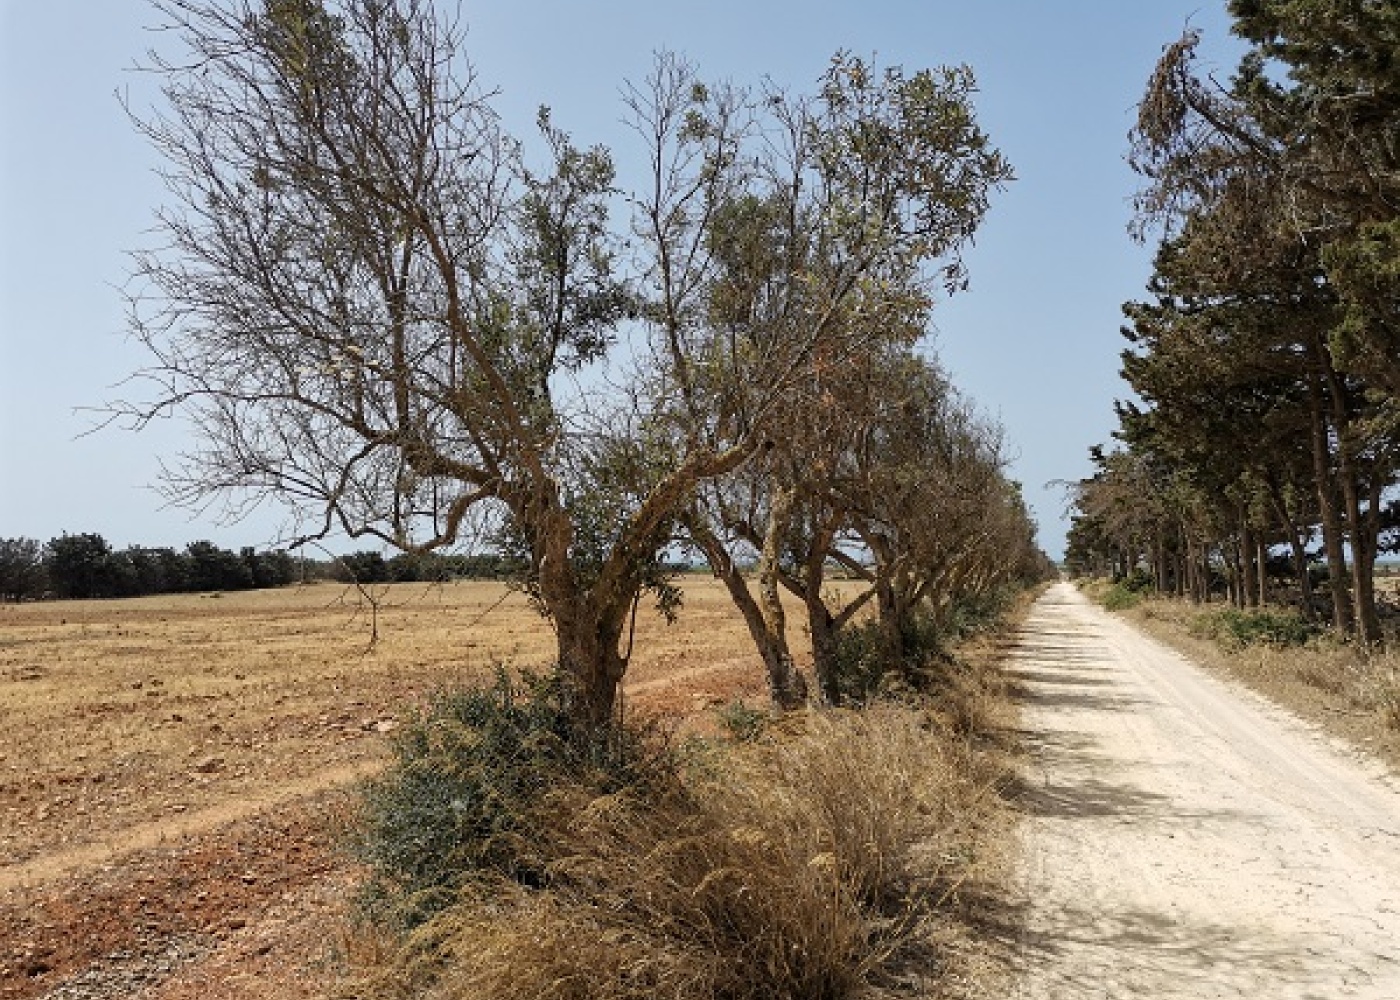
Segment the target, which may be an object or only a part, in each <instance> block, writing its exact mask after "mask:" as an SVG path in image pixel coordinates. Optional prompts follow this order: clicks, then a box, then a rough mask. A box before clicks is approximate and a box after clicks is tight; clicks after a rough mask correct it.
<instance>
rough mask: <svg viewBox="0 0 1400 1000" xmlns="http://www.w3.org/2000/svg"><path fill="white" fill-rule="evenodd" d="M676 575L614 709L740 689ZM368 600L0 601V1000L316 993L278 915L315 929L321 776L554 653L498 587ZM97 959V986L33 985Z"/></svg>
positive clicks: (691, 593) (738, 630)
mask: <svg viewBox="0 0 1400 1000" xmlns="http://www.w3.org/2000/svg"><path fill="white" fill-rule="evenodd" d="M686 590H687V599H686V605H685V608H684V609H683V611H682V613H681V620H680V622H679V623H678V624H677V625H675V626H670V627H668V626H667V625H665V623H664V622H662V621H661V620H660V619H659V618H658V617H657V616H655V615H650V614H643V615H642V616H640V618H639V622H638V634H637V639H636V648H637V655H636V657H635V660H634V662H633V664H632V668H631V671H630V673H629V678H628V681H629V683H628V703H629V705H630V706H632V707H635V708H639V709H642V710H645V711H649V712H653V713H660V714H663V715H668V716H673V717H677V718H681V717H686V716H690V717H694V716H696V715H697V710H698V711H699V715H700V716H701V717H702V718H703V717H704V716H705V715H706V714H707V713H706V712H705V711H704V710H705V709H707V708H708V707H709V706H711V705H715V704H719V703H722V702H726V701H729V700H731V699H732V698H734V697H738V696H743V697H747V698H749V699H751V700H757V699H761V698H762V697H763V684H762V677H761V673H760V668H759V665H758V662H757V659H756V657H755V656H754V655H753V653H752V652H751V647H750V645H749V640H748V637H747V635H746V633H745V632H744V629H743V625H742V622H741V621H740V620H739V619H738V617H737V615H736V614H735V613H734V612H733V610H732V608H731V606H730V604H729V601H728V597H727V595H726V594H725V593H724V591H723V589H722V588H721V587H720V586H718V585H717V584H715V583H714V582H713V581H711V580H709V579H708V578H694V579H691V580H688V581H687V582H686ZM375 597H376V603H377V605H378V609H377V615H372V614H371V613H370V609H369V608H368V607H366V605H365V604H364V602H363V601H362V600H360V599H359V598H358V597H357V596H356V594H355V593H354V592H353V591H350V592H347V591H346V590H345V588H342V587H340V586H336V585H331V584H320V585H314V586H310V587H305V588H291V589H286V590H279V591H263V592H251V593H243V594H224V595H217V594H208V595H180V596H171V597H159V598H144V599H137V600H125V601H90V602H60V603H48V604H26V605H19V606H15V605H4V606H0V997H3V998H7V1000H8V998H12V997H15V998H17V997H31V996H45V995H49V996H52V997H54V998H55V1000H59V998H76V997H101V996H109V995H110V996H126V995H138V994H139V992H140V991H139V989H138V986H139V987H140V988H143V989H144V988H149V989H150V990H153V991H155V992H149V993H148V994H144V995H150V996H160V997H165V998H169V1000H173V998H176V997H183V996H200V997H201V998H202V1000H215V998H216V997H223V996H228V997H232V996H248V997H255V996H256V997H271V996H313V995H317V989H318V986H317V984H316V982H315V976H314V975H312V976H310V977H309V978H305V981H303V979H302V978H299V977H298V976H297V975H293V973H292V971H291V970H294V969H300V970H303V972H305V970H307V969H310V968H311V967H312V966H314V959H315V958H316V957H317V956H323V955H324V954H325V952H326V950H327V949H328V948H329V947H331V946H333V944H334V942H333V941H330V940H328V939H327V938H326V937H325V936H324V934H322V933H318V932H316V931H314V930H312V931H305V930H303V931H301V932H298V933H299V934H300V936H299V937H298V935H297V934H293V935H291V936H290V937H289V936H288V934H287V932H286V928H287V927H288V926H290V925H292V924H295V923H297V920H301V919H302V918H304V917H305V916H306V915H307V914H308V913H311V912H313V911H314V912H322V911H324V921H323V926H321V931H322V932H325V931H326V928H329V927H332V926H334V925H335V913H334V912H333V911H335V910H336V907H337V905H338V903H337V902H336V900H337V899H338V898H339V896H338V894H337V892H336V891H335V889H336V884H335V883H336V879H341V880H342V881H343V880H345V879H348V878H349V877H350V876H349V874H348V873H346V872H345V871H344V863H343V861H342V860H340V859H339V858H338V857H337V856H336V854H335V850H334V843H333V841H334V836H333V835H332V834H331V833H330V832H329V829H330V827H333V826H334V817H335V815H336V813H337V811H339V810H343V809H344V801H345V793H344V792H343V791H339V792H338V791H337V789H343V788H344V787H345V786H347V785H348V784H349V783H350V782H351V781H352V780H353V779H354V778H355V777H357V776H360V775H363V774H366V773H368V772H369V771H371V770H372V769H373V768H374V767H375V766H376V765H377V764H378V762H379V761H380V760H381V759H382V755H383V753H384V739H383V734H385V733H387V732H390V731H392V729H393V728H394V726H395V714H396V713H397V712H399V711H402V710H404V709H405V708H406V707H408V706H412V705H413V704H414V703H415V701H416V700H417V699H418V698H419V697H421V696H422V695H423V694H424V693H425V692H427V691H430V690H432V689H433V688H436V687H439V686H441V685H443V684H447V683H454V682H459V681H464V680H470V679H473V678H479V677H486V676H489V674H490V672H491V671H492V670H493V669H494V666H495V665H496V664H497V663H501V662H505V663H509V664H511V665H512V666H517V667H528V666H543V665H545V664H546V663H547V662H548V659H549V656H550V653H551V648H552V636H551V634H550V632H549V629H548V627H547V625H546V624H545V623H544V622H543V621H542V620H541V619H540V618H539V617H538V616H537V615H535V614H534V612H533V611H532V610H531V609H530V608H529V607H528V605H527V604H526V602H525V600H524V599H523V598H522V597H521V596H520V595H518V594H511V593H508V592H507V591H506V590H505V588H504V587H502V586H500V585H498V584H490V583H466V582H464V583H454V584H447V585H441V586H426V585H421V584H413V585H398V586H393V587H388V588H382V589H379V590H377V591H375ZM375 619H377V629H378V641H377V642H373V643H372V642H371V636H372V628H373V625H374V623H375V622H374V620H375ZM279 914H280V916H279ZM293 918H296V919H293ZM279 921H281V923H279ZM302 922H303V923H304V920H303V921H302ZM269 941H270V942H271V943H270V944H269ZM201 956H203V957H204V960H203V961H194V960H195V959H198V958H200V957H201ZM230 956H232V958H230ZM97 959H100V960H101V962H100V963H99V964H102V965H103V966H104V968H103V970H99V972H100V973H101V974H100V975H99V974H97V973H94V975H95V977H96V978H95V979H93V983H95V984H96V985H92V984H89V985H87V986H84V985H82V983H81V982H79V983H78V984H77V985H69V986H65V987H63V988H62V989H58V990H55V989H54V987H55V985H56V984H57V983H59V982H61V981H63V980H65V979H68V978H71V976H72V975H73V974H74V973H75V972H78V971H80V970H82V969H84V968H87V967H88V966H89V965H90V964H91V963H92V962H93V961H94V960H97ZM221 961H223V962H229V961H232V962H233V963H234V965H235V966H237V967H238V968H237V970H236V971H234V970H232V969H231V968H222V967H220V965H219V962H221ZM174 969H185V970H186V971H185V972H184V973H181V974H177V975H172V974H171V972H172V970H174ZM190 970H194V971H190ZM201 970H202V971H201ZM279 976H280V977H281V978H282V979H285V980H286V982H285V983H283V985H281V986H278V985H277V982H278V981H279V979H278V977H279ZM104 977H105V978H104ZM113 977H115V978H113ZM122 977H125V978H122ZM157 982H159V983H160V984H161V985H159V987H157V986H156V985H155V984H156V983H157ZM113 983H118V984H120V983H125V984H126V985H125V986H124V987H123V986H119V985H117V986H114V985H113ZM182 984H183V985H182ZM240 984H241V985H240ZM320 985H322V986H323V985H324V982H323V981H322V983H321V984H320ZM104 990H105V992H104Z"/></svg>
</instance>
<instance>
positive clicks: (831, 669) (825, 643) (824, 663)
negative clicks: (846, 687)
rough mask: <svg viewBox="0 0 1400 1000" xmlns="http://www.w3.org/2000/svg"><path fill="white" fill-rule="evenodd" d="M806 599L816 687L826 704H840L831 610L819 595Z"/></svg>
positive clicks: (834, 634) (834, 632)
mask: <svg viewBox="0 0 1400 1000" xmlns="http://www.w3.org/2000/svg"><path fill="white" fill-rule="evenodd" d="M811 596H812V597H813V598H814V599H809V600H807V601H806V605H807V629H808V631H809V632H810V633H811V636H812V673H813V674H815V675H816V678H817V688H818V690H820V691H821V696H822V701H823V702H824V703H825V704H827V705H832V706H835V705H839V704H841V685H840V680H839V676H838V671H837V667H838V661H837V648H836V630H835V629H834V628H832V620H831V612H830V611H828V610H827V607H826V604H825V603H824V602H823V601H822V600H821V595H820V594H819V593H818V594H816V595H811Z"/></svg>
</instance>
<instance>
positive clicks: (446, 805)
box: [351, 670, 675, 927]
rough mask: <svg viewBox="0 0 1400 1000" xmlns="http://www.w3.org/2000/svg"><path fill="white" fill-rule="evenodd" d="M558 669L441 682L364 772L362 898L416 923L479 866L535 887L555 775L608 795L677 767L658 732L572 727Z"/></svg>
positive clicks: (558, 780)
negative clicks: (443, 686)
mask: <svg viewBox="0 0 1400 1000" xmlns="http://www.w3.org/2000/svg"><path fill="white" fill-rule="evenodd" d="M565 701H566V699H565V698H564V697H563V683H562V681H561V679H560V678H559V677H558V676H557V675H552V676H547V677H534V676H526V677H524V678H523V680H522V682H521V683H520V684H517V683H515V682H513V681H512V680H511V679H510V677H509V676H508V675H507V674H506V672H505V671H504V670H501V671H499V672H498V674H497V678H496V682H495V684H494V685H493V686H491V687H487V688H480V689H466V690H449V691H444V692H441V693H439V694H438V695H437V696H435V697H434V698H433V699H432V700H431V701H430V703H429V704H428V706H427V707H426V708H425V709H424V710H422V711H421V712H420V713H419V714H418V715H417V716H416V717H415V718H413V719H412V720H410V721H409V722H408V723H407V724H406V725H405V726H403V728H402V729H400V730H399V731H398V732H397V733H396V734H395V737H394V740H393V754H394V761H393V763H392V764H391V765H390V767H389V768H388V769H387V771H386V772H385V773H384V774H383V775H382V776H381V777H379V778H377V779H374V780H372V781H370V782H368V783H367V784H366V786H365V788H364V792H363V796H362V800H361V816H360V822H359V824H358V832H357V834H356V836H355V837H354V839H353V841H352V844H351V847H352V850H353V851H354V853H355V854H356V855H357V856H358V857H359V858H360V860H362V861H364V862H366V863H367V864H368V865H369V867H370V877H369V879H368V880H367V883H366V886H365V889H364V893H363V895H362V899H361V903H362V907H363V909H364V910H365V912H366V914H367V915H368V916H370V917H371V918H372V919H374V920H375V921H377V922H380V923H390V924H397V925H401V926H405V927H412V926H414V925H416V924H418V923H421V922H422V921H423V920H425V919H427V918H428V917H429V916H431V915H432V914H434V913H436V912H438V911H439V910H441V909H442V908H443V907H445V906H446V905H448V904H449V903H451V902H452V900H453V899H454V898H455V897H456V896H457V895H458V893H459V892H460V890H461V888H462V887H463V886H464V885H465V884H466V883H467V882H469V881H470V880H471V879H473V878H476V877H487V878H489V877H497V878H505V879H508V880H511V881H514V882H517V883H520V884H523V885H527V886H539V885H542V884H544V883H545V882H546V881H547V880H548V878H549V865H550V863H551V862H552V861H553V860H554V859H553V858H552V857H550V856H549V853H548V851H547V850H545V849H544V848H543V846H542V842H541V838H540V837H538V836H537V832H538V829H537V828H538V826H539V824H540V822H541V816H540V814H539V813H540V810H541V809H543V808H545V807H546V803H547V800H548V796H549V795H550V793H551V792H552V790H554V789H555V788H557V787H558V786H560V785H563V784H569V785H573V786H579V787H583V788H585V789H590V790H593V791H596V792H597V793H599V794H606V793H610V792H615V791H618V790H622V789H628V788H639V787H644V786H646V785H648V784H649V783H651V782H654V781H659V780H665V779H666V777H667V772H668V771H670V770H673V769H674V767H675V764H674V762H673V761H672V759H671V755H670V753H669V748H667V747H665V746H664V745H663V744H662V742H661V741H660V740H659V739H658V738H657V737H656V735H655V734H654V733H651V732H646V731H639V730H635V729H628V728H624V727H617V728H614V729H612V730H610V731H608V732H604V733H600V734H597V735H596V736H591V737H583V736H580V735H579V734H578V732H577V730H576V728H575V727H574V726H573V724H572V721H571V719H570V716H569V714H568V712H567V710H566V708H565Z"/></svg>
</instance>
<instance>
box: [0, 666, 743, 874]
mask: <svg viewBox="0 0 1400 1000" xmlns="http://www.w3.org/2000/svg"><path fill="white" fill-rule="evenodd" d="M744 666H747V664H746V663H745V662H744V661H742V660H730V661H724V662H720V663H713V664H707V665H705V666H702V667H692V668H689V669H686V670H681V671H677V672H675V673H671V674H667V675H666V676H664V677H658V678H655V679H653V680H648V681H642V682H640V683H637V684H631V685H628V686H627V687H626V688H625V689H624V691H625V694H626V695H627V696H628V697H632V696H638V695H646V694H649V693H654V692H657V691H662V690H665V689H669V688H673V687H676V686H678V685H683V684H685V683H687V682H690V681H695V680H699V679H701V678H704V677H706V676H708V675H712V674H723V673H725V672H729V671H733V670H735V669H736V667H744ZM381 767H383V762H382V761H381V760H369V761H358V762H355V763H352V764H341V765H337V766H335V767H330V768H326V769H324V770H321V771H318V772H316V773H315V774H311V775H308V776H306V777H304V778H300V779H298V780H296V781H290V782H287V783H285V784H281V785H277V786H276V787H273V788H268V789H265V790H263V791H261V792H258V793H255V794H252V795H245V796H240V797H238V798H236V799H231V800H228V801H225V802H220V803H219V804H218V805H215V806H211V807H209V808H207V809H201V810H199V811H197V812H193V813H190V814H188V815H184V816H176V817H163V818H161V819H158V820H151V821H148V822H145V823H138V824H135V825H133V826H129V827H127V828H126V829H124V830H121V831H119V832H117V833H116V834H114V835H112V836H108V837H106V838H104V839H103V840H100V841H97V842H93V843H86V844H79V845H77V846H75V847H70V848H66V849H64V850H59V851H51V852H49V853H46V854H42V855H40V856H38V857H36V858H32V859H30V860H29V861H25V862H22V863H20V864H17V865H8V866H4V867H0V893H4V892H8V891H10V890H13V889H20V888H28V887H32V886H35V885H37V884H39V883H42V882H48V881H52V880H55V879H59V878H62V877H64V876H67V875H71V874H73V873H74V872H79V871H82V870H83V869H87V868H92V867H94V866H96V865H101V864H111V863H112V862H114V861H116V860H118V859H120V858H121V857H122V856H123V855H127V854H132V853H135V852H137V851H143V850H149V849H151V848H154V847H159V846H160V845H162V844H166V843H171V842H174V841H177V840H181V839H185V838H189V837H194V836H198V835H202V834H205V833H208V832H209V831H211V830H215V829H217V828H218V827H221V826H227V825H229V824H231V823H235V822H237V821H239V820H243V819H248V818H250V817H252V816H256V815H258V814H260V813H264V812H271V811H274V810H277V809H281V808H285V807H286V806H288V805H290V804H291V803H293V802H296V801H298V800H301V799H306V798H309V797H311V796H313V795H316V794H318V793H320V792H323V791H327V790H329V789H333V788H339V787H343V786H345V785H350V784H353V783H354V782H356V781H359V780H361V779H363V778H367V777H369V776H371V775H373V774H374V773H376V772H377V771H378V770H379V769H380V768H381Z"/></svg>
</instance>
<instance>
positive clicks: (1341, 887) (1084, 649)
mask: <svg viewBox="0 0 1400 1000" xmlns="http://www.w3.org/2000/svg"><path fill="white" fill-rule="evenodd" d="M1011 669H1012V672H1013V676H1014V677H1016V678H1017V679H1018V680H1019V681H1020V683H1021V684H1022V685H1024V687H1025V689H1026V692H1027V694H1026V707H1025V715H1024V720H1025V721H1024V726H1025V728H1026V729H1027V730H1028V736H1029V740H1030V742H1031V745H1032V748H1033V754H1032V760H1031V764H1030V767H1029V770H1028V773H1027V775H1026V787H1025V789H1024V793H1023V798H1022V801H1023V804H1024V808H1025V810H1026V811H1027V813H1028V814H1029V818H1028V822H1027V824H1026V827H1025V832H1024V839H1023V848H1024V862H1023V863H1024V866H1025V867H1024V892H1025V901H1026V904H1025V905H1026V907H1027V911H1028V912H1027V930H1026V931H1025V933H1024V936H1023V939H1022V941H1021V942H1020V947H1019V949H1018V950H1019V959H1018V961H1019V963H1020V965H1021V966H1022V970H1023V973H1024V980H1023V983H1022V986H1021V992H1020V993H1019V994H1018V995H1019V996H1021V997H1023V998H1041V997H1043V998H1052V997H1053V998H1055V1000H1077V998H1089V997H1093V998H1099V997H1103V998H1110V997H1112V998H1121V997H1152V998H1155V1000H1160V998H1169V997H1191V998H1202V997H1237V996H1238V997H1269V998H1271V1000H1274V998H1317V1000H1324V998H1325V1000H1333V998H1341V997H1364V998H1376V1000H1381V998H1386V1000H1393V998H1396V997H1400V790H1398V789H1397V786H1396V784H1395V783H1394V782H1392V781H1390V780H1388V779H1386V778H1385V777H1384V776H1383V775H1381V774H1379V773H1378V772H1377V769H1376V768H1375V767H1373V766H1369V765H1367V764H1366V763H1365V762H1364V761H1362V760H1360V759H1358V758H1357V757H1355V756H1354V755H1351V754H1348V753H1346V752H1345V751H1343V750H1341V749H1340V748H1338V747H1336V746H1334V745H1330V744H1328V743H1326V742H1325V741H1323V740H1322V739H1321V738H1320V737H1318V736H1317V735H1315V734H1314V733H1313V732H1311V731H1310V730H1308V729H1307V728H1306V727H1305V726H1304V725H1302V724H1301V723H1299V722H1298V721H1296V720H1294V719H1293V718H1292V717H1290V716H1287V715H1285V714H1284V713H1283V712H1281V711H1280V710H1277V709H1274V708H1272V707H1271V706H1269V705H1268V704H1267V703H1265V702H1264V701H1263V700H1262V699H1259V698H1257V697H1256V696H1253V695H1251V694H1249V693H1248V692H1245V691H1243V690H1241V689H1239V688H1236V687H1233V686H1227V685H1226V684H1224V683H1221V682H1219V681H1217V680H1215V679H1213V678H1211V677H1208V676H1206V675H1205V674H1203V673H1201V672H1200V671H1199V670H1198V669H1197V668H1195V667H1193V666H1191V665H1190V664H1189V663H1188V662H1187V661H1186V660H1185V659H1183V658H1182V657H1181V656H1179V655H1177V654H1175V653H1173V652H1171V651H1168V650H1166V649H1165V648H1163V647H1162V646H1160V645H1159V644H1157V643H1155V642H1154V641H1153V640H1151V639H1148V638H1146V637H1144V636H1142V635H1141V634H1139V633H1138V632H1136V631H1135V630H1134V629H1132V628H1131V627H1130V626H1129V625H1127V624H1125V623H1124V622H1121V621H1119V620H1117V619H1115V618H1113V617H1112V616H1110V615H1109V614H1107V613H1106V612H1104V611H1101V610H1099V609H1098V608H1097V607H1095V606H1093V605H1091V604H1090V603H1089V602H1088V601H1087V600H1086V599H1085V598H1084V597H1083V596H1082V595H1080V594H1079V593H1078V592H1077V591H1076V590H1075V589H1074V588H1073V587H1071V586H1070V585H1068V584H1059V585H1056V586H1055V587H1054V588H1053V589H1051V590H1050V591H1049V593H1048V594H1047V595H1046V597H1045V598H1044V599H1043V600H1042V601H1041V603H1040V604H1039V605H1038V606H1037V608H1036V610H1035V613H1034V614H1033V616H1032V618H1031V619H1030V621H1029V622H1028V623H1027V627H1026V634H1025V641H1024V643H1023V644H1022V645H1021V647H1020V649H1019V652H1018V653H1017V655H1016V657H1015V660H1014V662H1013V664H1012V667H1011Z"/></svg>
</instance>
